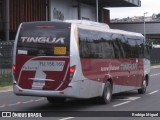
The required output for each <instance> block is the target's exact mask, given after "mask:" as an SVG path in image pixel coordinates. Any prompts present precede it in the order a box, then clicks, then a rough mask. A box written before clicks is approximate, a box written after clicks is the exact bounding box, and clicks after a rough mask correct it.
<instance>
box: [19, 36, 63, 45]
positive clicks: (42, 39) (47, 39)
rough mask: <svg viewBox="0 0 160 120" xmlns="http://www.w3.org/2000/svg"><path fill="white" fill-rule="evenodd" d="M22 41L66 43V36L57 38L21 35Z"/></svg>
mask: <svg viewBox="0 0 160 120" xmlns="http://www.w3.org/2000/svg"><path fill="white" fill-rule="evenodd" d="M21 40H22V42H23V43H24V42H27V43H47V44H53V43H60V44H64V40H65V38H64V37H60V38H56V37H53V38H51V37H21Z"/></svg>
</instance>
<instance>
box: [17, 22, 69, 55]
mask: <svg viewBox="0 0 160 120" xmlns="http://www.w3.org/2000/svg"><path fill="white" fill-rule="evenodd" d="M70 28H71V24H69V23H63V22H37V23H24V24H23V25H22V26H21V28H20V33H19V35H18V43H17V54H23V55H32V56H69V48H70Z"/></svg>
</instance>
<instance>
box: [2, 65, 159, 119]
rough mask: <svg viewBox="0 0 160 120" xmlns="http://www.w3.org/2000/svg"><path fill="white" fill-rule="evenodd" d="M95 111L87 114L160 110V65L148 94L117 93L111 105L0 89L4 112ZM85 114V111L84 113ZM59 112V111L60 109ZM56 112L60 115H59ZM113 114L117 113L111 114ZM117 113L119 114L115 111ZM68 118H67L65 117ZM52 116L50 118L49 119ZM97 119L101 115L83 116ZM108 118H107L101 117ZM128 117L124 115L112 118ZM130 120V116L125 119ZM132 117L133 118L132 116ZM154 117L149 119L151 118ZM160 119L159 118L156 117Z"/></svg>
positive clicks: (150, 84) (151, 79)
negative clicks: (50, 100) (49, 98)
mask: <svg viewBox="0 0 160 120" xmlns="http://www.w3.org/2000/svg"><path fill="white" fill-rule="evenodd" d="M15 110H16V111H36V112H38V111H39V112H41V111H50V112H51V113H52V112H53V111H61V112H63V111H92V112H89V113H87V114H90V116H92V115H93V116H94V115H96V114H98V112H94V111H103V112H101V113H102V114H104V113H105V112H107V111H135V112H136V111H160V68H155V69H152V70H151V78H150V83H149V87H148V89H147V93H146V94H144V95H140V94H137V91H132V92H126V93H121V94H116V95H114V96H113V100H112V102H111V103H110V104H109V105H99V104H96V102H95V101H94V100H68V101H67V102H66V103H65V104H49V103H48V101H47V100H46V98H43V97H26V96H15V95H14V94H13V92H12V91H6V92H5V91H1V92H0V111H15ZM84 113H85V112H84ZM57 114H58V112H57ZM57 114H56V115H57ZM111 114H113V113H111ZM115 114H116V113H115ZM64 118H65V119H64ZM48 119H49V118H48ZM54 119H57V120H60V119H61V120H80V119H81V118H79V117H75V116H74V117H66V116H63V117H54ZM83 119H86V120H88V119H89V120H90V119H91V120H97V118H95V117H94V118H93V117H91V118H89V117H87V118H83ZM98 119H99V120H106V118H105V117H100V118H98ZM110 119H113V120H121V119H122V120H124V118H113V117H112V118H110ZM125 119H126V118H125ZM130 119H131V120H132V118H130ZM147 119H148V120H150V119H149V118H147ZM155 119H157V120H158V118H155Z"/></svg>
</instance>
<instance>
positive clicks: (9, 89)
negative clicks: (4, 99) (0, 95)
mask: <svg viewBox="0 0 160 120" xmlns="http://www.w3.org/2000/svg"><path fill="white" fill-rule="evenodd" d="M12 90H13V86H5V87H0V92H1V91H12Z"/></svg>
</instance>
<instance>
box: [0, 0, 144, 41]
mask: <svg viewBox="0 0 160 120" xmlns="http://www.w3.org/2000/svg"><path fill="white" fill-rule="evenodd" d="M97 3H98V4H97ZM140 5H141V3H140V0H0V41H2V40H6V38H7V35H8V36H9V37H8V39H10V40H14V38H15V35H16V32H17V29H18V26H19V24H20V23H22V22H31V21H52V20H55V19H59V20H66V19H86V20H92V21H97V20H98V21H100V22H105V23H109V20H110V17H109V16H110V14H109V10H106V9H104V7H108V6H110V7H138V6H140ZM8 10H9V11H8ZM7 11H8V12H7ZM8 13H9V15H8ZM7 15H8V17H7ZM97 15H98V16H97ZM7 32H8V33H9V34H6V33H7Z"/></svg>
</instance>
